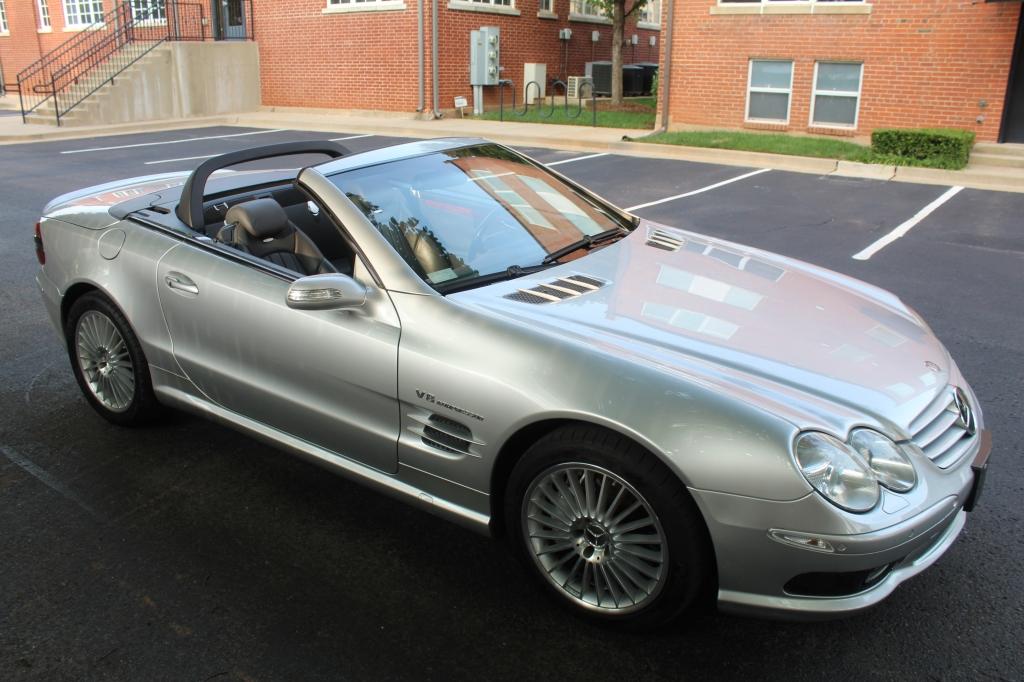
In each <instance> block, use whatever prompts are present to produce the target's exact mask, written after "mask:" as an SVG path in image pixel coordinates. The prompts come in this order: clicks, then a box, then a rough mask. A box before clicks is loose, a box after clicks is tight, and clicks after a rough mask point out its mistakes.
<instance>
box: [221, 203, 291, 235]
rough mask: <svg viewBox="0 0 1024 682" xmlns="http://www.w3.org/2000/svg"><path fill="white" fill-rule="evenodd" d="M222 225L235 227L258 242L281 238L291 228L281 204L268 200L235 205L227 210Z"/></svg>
mask: <svg viewBox="0 0 1024 682" xmlns="http://www.w3.org/2000/svg"><path fill="white" fill-rule="evenodd" d="M224 223H225V224H226V225H237V226H238V227H240V228H242V229H243V230H245V231H246V232H247V233H248V234H249V235H250V236H251V237H252V238H253V239H258V240H263V239H268V238H271V237H279V236H283V235H284V234H285V233H286V232H288V231H289V229H290V227H291V225H290V224H289V223H288V214H287V213H285V212H284V209H283V208H281V204H279V203H277V202H276V201H274V200H273V199H269V198H268V199H253V200H252V201H246V202H245V203H241V204H235V205H234V206H232V207H231V208H230V209H228V212H227V214H226V215H225V216H224Z"/></svg>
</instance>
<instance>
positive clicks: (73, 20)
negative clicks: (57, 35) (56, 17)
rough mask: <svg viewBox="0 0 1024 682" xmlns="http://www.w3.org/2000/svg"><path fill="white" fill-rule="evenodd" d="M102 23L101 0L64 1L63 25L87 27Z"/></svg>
mask: <svg viewBox="0 0 1024 682" xmlns="http://www.w3.org/2000/svg"><path fill="white" fill-rule="evenodd" d="M98 21H103V1H102V0H64V25H65V26H89V25H90V24H95V23H96V22H98Z"/></svg>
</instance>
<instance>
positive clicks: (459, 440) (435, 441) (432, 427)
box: [409, 414, 484, 457]
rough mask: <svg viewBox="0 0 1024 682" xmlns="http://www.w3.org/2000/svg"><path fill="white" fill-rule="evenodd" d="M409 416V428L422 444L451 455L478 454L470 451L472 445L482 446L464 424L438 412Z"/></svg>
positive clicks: (473, 455)
mask: <svg viewBox="0 0 1024 682" xmlns="http://www.w3.org/2000/svg"><path fill="white" fill-rule="evenodd" d="M409 418H410V419H412V420H413V422H414V424H412V425H411V426H410V427H409V430H410V431H412V432H413V433H415V434H416V435H418V436H419V437H420V440H422V441H423V444H424V445H429V446H430V447H432V448H434V449H435V450H440V451H442V452H447V453H449V454H452V455H469V456H470V457H479V456H480V455H479V454H478V453H476V452H473V451H472V450H473V448H472V446H474V445H480V446H482V445H484V443H482V442H480V441H479V440H477V439H475V438H474V437H473V432H472V431H470V430H469V427H468V426H466V425H465V424H461V423H459V422H457V421H455V420H454V419H449V418H448V417H442V416H441V415H439V414H431V415H426V416H424V415H420V414H410V415H409Z"/></svg>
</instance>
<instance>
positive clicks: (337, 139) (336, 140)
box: [327, 134, 373, 142]
mask: <svg viewBox="0 0 1024 682" xmlns="http://www.w3.org/2000/svg"><path fill="white" fill-rule="evenodd" d="M364 137H373V134H367V135H349V136H348V137H332V138H331V139H329V140H327V141H328V142H344V141H345V140H360V139H362V138H364Z"/></svg>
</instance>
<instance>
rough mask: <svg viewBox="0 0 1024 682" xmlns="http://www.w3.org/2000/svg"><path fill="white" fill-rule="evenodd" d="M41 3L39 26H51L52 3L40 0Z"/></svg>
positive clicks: (45, 27)
mask: <svg viewBox="0 0 1024 682" xmlns="http://www.w3.org/2000/svg"><path fill="white" fill-rule="evenodd" d="M37 4H38V5H39V28H40V29H47V28H50V5H49V3H48V2H47V0H38V3H37Z"/></svg>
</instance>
